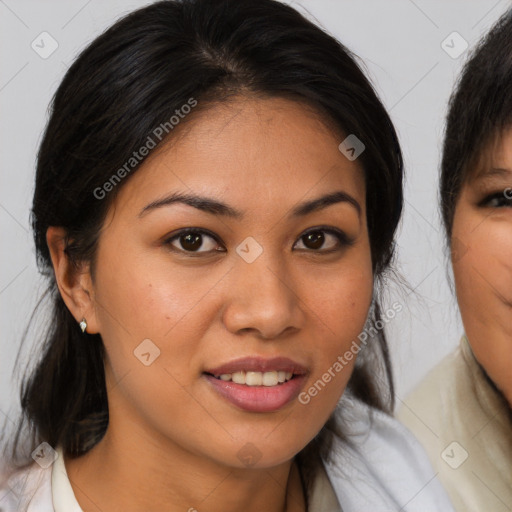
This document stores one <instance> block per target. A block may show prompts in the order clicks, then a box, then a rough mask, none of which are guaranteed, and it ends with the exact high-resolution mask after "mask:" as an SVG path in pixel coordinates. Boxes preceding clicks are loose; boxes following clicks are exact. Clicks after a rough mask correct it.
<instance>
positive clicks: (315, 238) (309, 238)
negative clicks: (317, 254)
mask: <svg viewBox="0 0 512 512" xmlns="http://www.w3.org/2000/svg"><path fill="white" fill-rule="evenodd" d="M302 240H303V242H304V245H305V246H306V247H307V248H308V249H320V247H322V245H323V244H324V242H325V236H324V234H323V233H322V231H311V232H310V233H308V234H307V235H304V236H303V237H302Z"/></svg>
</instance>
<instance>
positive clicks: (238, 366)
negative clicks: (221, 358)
mask: <svg viewBox="0 0 512 512" xmlns="http://www.w3.org/2000/svg"><path fill="white" fill-rule="evenodd" d="M241 371H249V372H262V373H265V372H272V371H283V372H291V373H293V374H295V375H304V374H306V373H307V370H306V368H305V367H304V366H302V365H301V364H299V363H297V362H296V361H293V360H292V359H289V358H287V357H273V358H271V359H265V358H263V357H243V358H241V359H235V360H234V361H230V362H229V363H225V364H222V365H220V366H216V367H215V368H211V369H208V370H206V373H211V374H212V375H215V376H219V375H223V374H226V373H236V372H241Z"/></svg>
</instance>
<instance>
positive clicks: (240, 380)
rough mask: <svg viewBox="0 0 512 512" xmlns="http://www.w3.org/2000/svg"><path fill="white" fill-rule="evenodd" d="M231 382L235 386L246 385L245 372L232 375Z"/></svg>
mask: <svg viewBox="0 0 512 512" xmlns="http://www.w3.org/2000/svg"><path fill="white" fill-rule="evenodd" d="M231 380H232V381H233V382H234V383H235V384H245V372H243V371H242V372H235V373H232V374H231Z"/></svg>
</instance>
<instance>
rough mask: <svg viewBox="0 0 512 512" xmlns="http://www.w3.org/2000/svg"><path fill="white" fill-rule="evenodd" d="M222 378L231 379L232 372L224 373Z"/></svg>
mask: <svg viewBox="0 0 512 512" xmlns="http://www.w3.org/2000/svg"><path fill="white" fill-rule="evenodd" d="M220 380H231V373H223V374H222V375H221V376H220Z"/></svg>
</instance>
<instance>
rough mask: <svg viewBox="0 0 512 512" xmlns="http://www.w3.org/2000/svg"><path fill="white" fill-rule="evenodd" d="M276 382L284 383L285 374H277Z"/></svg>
mask: <svg viewBox="0 0 512 512" xmlns="http://www.w3.org/2000/svg"><path fill="white" fill-rule="evenodd" d="M277 380H278V382H284V381H285V380H286V372H277Z"/></svg>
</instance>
